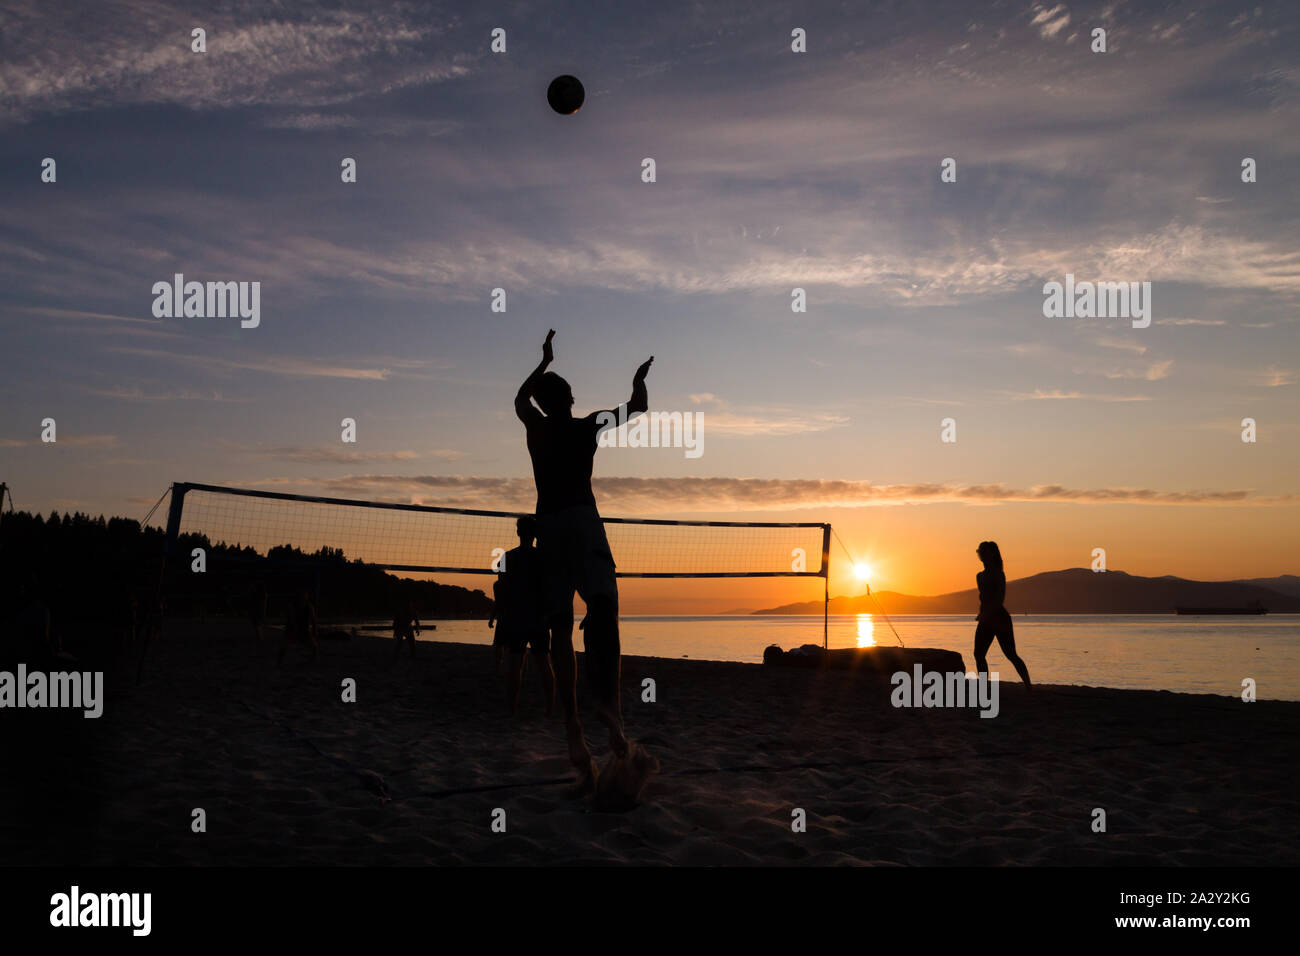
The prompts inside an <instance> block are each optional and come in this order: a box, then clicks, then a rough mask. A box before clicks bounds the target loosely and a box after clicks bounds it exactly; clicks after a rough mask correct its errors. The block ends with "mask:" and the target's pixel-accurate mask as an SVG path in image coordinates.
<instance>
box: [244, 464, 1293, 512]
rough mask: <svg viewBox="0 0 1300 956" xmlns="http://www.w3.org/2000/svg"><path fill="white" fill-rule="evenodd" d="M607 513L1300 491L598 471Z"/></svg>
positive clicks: (369, 493) (1253, 500)
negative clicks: (607, 475) (605, 474)
mask: <svg viewBox="0 0 1300 956" xmlns="http://www.w3.org/2000/svg"><path fill="white" fill-rule="evenodd" d="M249 484H251V485H253V486H255V487H261V488H279V489H283V488H287V487H293V488H299V489H311V490H315V491H317V492H321V493H327V494H331V495H336V496H342V497H360V498H376V497H377V498H379V499H380V500H391V501H403V502H407V501H411V500H413V499H415V498H418V499H419V500H420V501H422V502H424V503H425V504H440V505H443V506H446V507H461V508H483V509H486V510H493V509H503V510H527V509H531V508H532V507H533V504H534V503H535V502H536V488H535V486H534V484H533V481H532V479H531V478H489V477H477V476H471V477H464V476H457V475H382V474H370V475H347V476H340V477H334V478H329V477H325V478H267V479H262V480H257V481H253V482H249ZM592 486H593V489H594V490H595V492H596V497H597V500H598V501H600V503H601V508H602V509H603V510H604V511H605V512H606V513H608V514H645V515H653V514H679V513H680V514H685V513H690V512H750V511H798V510H806V509H810V508H861V507H870V506H880V505H899V504H912V505H919V504H952V503H960V504H973V505H983V504H998V503H1008V502H1028V503H1033V502H1042V503H1048V502H1053V503H1061V502H1068V503H1075V504H1080V505H1103V504H1150V505H1230V504H1258V505H1268V504H1276V503H1278V502H1280V501H1291V500H1297V499H1300V496H1294V495H1292V496H1281V497H1279V496H1267V497H1266V496H1256V495H1254V493H1253V492H1252V491H1250V490H1249V489H1229V490H1182V491H1170V490H1159V489H1152V488H1070V487H1066V486H1063V485H1053V484H1046V485H1035V486H1032V487H1029V488H1016V487H1013V486H1008V485H1004V484H981V485H960V484H932V483H919V484H891V485H882V484H874V483H872V482H867V481H833V480H830V481H826V480H803V479H766V478H597V479H594V480H593V482H592Z"/></svg>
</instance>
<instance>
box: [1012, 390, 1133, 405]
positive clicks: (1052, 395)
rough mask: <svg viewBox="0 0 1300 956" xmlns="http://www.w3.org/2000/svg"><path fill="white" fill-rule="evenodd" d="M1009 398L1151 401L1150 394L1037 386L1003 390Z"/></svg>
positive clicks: (1033, 400) (1056, 400)
mask: <svg viewBox="0 0 1300 956" xmlns="http://www.w3.org/2000/svg"><path fill="white" fill-rule="evenodd" d="M1002 394H1003V395H1005V396H1006V397H1007V398H1010V399H1012V400H1014V401H1018V402H1060V401H1082V402H1149V401H1151V400H1152V399H1151V396H1149V395H1096V394H1088V393H1085V392H1074V391H1068V392H1067V391H1063V390H1061V389H1057V388H1054V389H1044V388H1036V389H1034V390H1033V391H1032V392H1007V391H1004V392H1002Z"/></svg>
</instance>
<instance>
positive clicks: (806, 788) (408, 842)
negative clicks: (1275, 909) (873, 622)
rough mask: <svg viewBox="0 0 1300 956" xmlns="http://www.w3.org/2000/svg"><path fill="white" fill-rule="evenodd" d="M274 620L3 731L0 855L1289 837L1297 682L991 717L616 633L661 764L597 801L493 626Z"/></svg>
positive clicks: (454, 857)
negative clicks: (627, 647) (37, 745)
mask: <svg viewBox="0 0 1300 956" xmlns="http://www.w3.org/2000/svg"><path fill="white" fill-rule="evenodd" d="M277 640H278V634H274V633H273V634H272V635H270V636H269V638H268V640H267V641H266V643H264V644H263V645H261V646H258V647H254V646H253V645H252V642H251V640H250V639H249V638H248V637H247V636H246V634H245V631H244V629H243V628H241V627H240V626H239V625H238V624H237V623H236V624H231V625H229V626H225V627H222V626H215V625H206V626H205V625H197V624H194V625H188V626H187V625H176V626H172V627H170V630H169V634H168V637H167V639H166V640H165V641H164V642H163V643H162V644H161V645H160V646H158V647H157V648H156V649H155V652H153V653H152V656H151V659H150V660H149V662H148V665H147V668H146V671H145V679H144V682H143V683H142V684H141V685H140V686H139V687H138V688H137V687H135V686H133V684H132V682H131V681H129V680H128V679H126V675H125V670H124V671H123V672H122V673H120V674H119V675H118V676H117V677H116V678H115V679H112V681H111V686H110V696H109V697H108V700H107V703H106V707H105V715H104V717H103V718H101V719H100V720H98V721H89V720H83V719H81V718H79V717H77V718H75V719H70V718H67V717H64V718H63V720H62V723H61V724H60V725H59V726H60V730H59V731H58V734H57V736H56V737H55V738H54V742H53V745H54V750H55V753H53V754H51V755H50V761H51V762H50V763H49V764H48V765H40V766H38V767H36V768H35V769H31V770H28V769H26V768H20V767H17V766H13V765H12V761H14V760H18V759H21V756H22V754H23V753H24V752H26V751H24V750H23V749H22V748H21V747H19V748H18V749H17V750H15V749H13V748H12V747H11V748H10V749H9V750H8V751H7V752H6V757H5V759H6V760H7V761H10V765H6V766H5V767H4V768H3V770H4V778H3V783H0V789H2V790H3V794H2V795H3V797H4V798H5V799H4V801H3V802H4V803H5V805H6V811H7V812H5V813H4V815H3V818H0V853H3V859H0V862H4V863H93V864H191V863H192V864H204V865H211V864H306V865H319V866H332V865H355V864H366V865H418V864H430V863H432V864H575V863H576V864H584V863H636V864H688V865H690V864H728V865H730V864H740V865H749V864H811V865H830V864H858V863H868V864H911V865H916V864H920V865H943V864H978V865H983V864H1030V865H1033V864H1051V865H1071V866H1073V865H1125V864H1156V865H1166V864H1172V865H1180V864H1189V865H1198V864H1231V865H1256V864H1290V865H1294V864H1296V863H1297V862H1300V850H1298V849H1297V848H1298V847H1300V793H1298V788H1297V777H1298V771H1297V767H1298V766H1300V735H1298V734H1297V731H1300V704H1298V703H1287V702H1268V701H1265V702H1260V703H1255V704H1243V703H1241V702H1239V701H1235V700H1233V699H1230V698H1220V697H1210V696H1198V695H1188V694H1171V693H1165V692H1148V691H1121V690H1107V689H1103V688H1085V687H1051V686H1048V687H1042V688H1040V689H1038V690H1036V691H1035V693H1034V694H1033V696H1032V697H1029V696H1027V695H1026V694H1025V692H1024V690H1023V689H1022V688H1021V687H1020V686H1019V685H1016V684H1011V683H1005V684H1003V685H1002V687H1003V692H1002V695H1001V714H1000V716H998V717H997V718H996V719H992V720H988V719H980V718H979V717H978V716H977V713H976V712H975V711H958V710H903V709H894V708H893V707H891V706H890V705H889V702H888V697H889V690H890V688H889V686H888V683H887V682H886V681H883V680H880V679H878V678H871V677H867V676H859V675H853V674H849V673H845V672H809V671H790V670H764V669H763V668H762V667H760V666H758V665H751V664H730V663H710V662H694V661H678V660H662V659H655V658H625V659H624V664H623V667H624V687H625V697H624V707H625V713H626V718H627V724H628V731H629V735H630V736H632V737H634V738H636V739H639V740H640V741H641V742H642V743H643V744H644V745H645V746H646V747H647V749H649V750H650V751H651V752H652V753H653V754H655V755H656V756H658V757H659V759H660V760H661V762H662V765H663V772H662V773H661V774H660V775H659V776H658V777H656V778H655V779H654V780H653V781H652V782H651V784H650V786H649V787H648V788H647V790H646V792H645V794H644V799H643V802H642V805H641V806H640V807H638V808H636V809H635V810H632V811H630V812H627V813H600V812H596V811H594V810H592V809H591V807H590V805H589V804H588V803H586V802H585V801H582V800H573V799H570V798H568V797H566V795H565V792H564V791H565V786H564V784H562V783H556V782H554V781H556V780H557V779H562V778H569V777H570V770H569V766H568V762H567V759H566V758H565V755H564V754H565V749H564V735H563V725H562V723H561V722H560V721H559V720H554V721H547V720H545V719H544V717H543V715H542V711H541V705H540V702H539V694H538V692H537V689H536V684H535V674H534V673H533V672H532V671H531V669H530V672H529V673H528V674H527V675H525V685H524V704H523V708H522V710H523V713H522V715H521V717H520V718H518V719H515V720H512V719H510V718H508V717H506V716H505V715H504V713H503V712H502V711H503V707H502V706H501V703H500V701H501V691H500V685H499V683H498V679H497V677H496V675H495V673H494V670H493V657H492V651H491V649H490V648H487V647H478V646H471V645H460V644H436V643H430V644H422V645H420V647H419V651H420V657H419V659H418V661H417V662H415V663H414V664H412V663H411V662H410V661H409V660H408V659H406V658H405V656H404V657H403V658H402V659H401V660H400V661H398V662H397V663H394V661H393V652H392V645H391V643H389V642H387V641H383V640H380V639H375V638H360V639H355V640H351V641H340V642H325V643H324V644H323V659H322V661H321V662H320V663H319V664H317V665H314V666H313V665H308V664H306V663H305V662H304V661H303V659H302V658H301V657H298V658H294V659H293V660H292V662H291V663H290V664H288V665H286V667H285V668H284V669H283V670H282V671H277V670H276V668H275V666H274V654H275V648H276V642H277ZM579 659H580V662H581V655H580V657H579ZM580 666H581V663H580ZM345 677H352V678H355V679H356V681H357V685H358V701H357V703H355V704H345V703H342V702H341V699H340V682H341V681H342V679H343V678H345ZM646 677H651V678H653V679H654V680H655V681H656V684H657V696H658V700H657V702H656V703H643V702H642V701H641V699H640V693H639V687H640V685H641V681H642V679H643V678H646ZM584 690H585V689H584ZM584 698H585V693H584ZM12 715H13V713H12V712H10V713H9V714H8V715H0V717H6V716H12ZM40 716H42V717H48V716H49V714H48V713H47V714H44V715H40ZM25 719H26V720H27V721H29V722H28V723H27V724H23V725H19V724H15V723H10V727H9V729H21V728H22V727H24V726H25V727H28V728H30V727H34V726H36V725H35V724H32V723H30V721H31V720H32V719H34V717H33V715H32V714H31V713H28V714H27V715H26V717H25ZM588 731H589V736H591V737H592V738H594V743H595V744H596V746H595V747H594V749H595V751H596V754H597V757H598V758H600V757H603V755H604V753H605V750H606V748H605V744H604V739H603V733H602V732H601V731H600V728H599V726H598V725H597V724H596V723H595V721H594V720H591V721H589V726H588ZM42 746H43V747H44V746H45V745H42ZM28 749H29V750H30V749H31V748H28ZM42 752H44V751H42ZM16 754H17V756H15V755H16ZM28 756H29V757H30V756H31V754H30V753H28ZM36 763H37V764H40V760H39V759H37V761H36ZM377 777H382V780H383V784H382V785H381V784H380V783H379V781H378V779H377ZM51 788H53V789H51ZM385 788H386V789H387V792H388V795H389V797H390V799H385V797H384V795H383V790H384V789H385ZM475 788H478V789H477V790H476V789H475ZM447 791H459V792H454V793H448V792H447ZM15 804H17V805H16V806H15ZM195 807H202V808H203V809H204V810H206V812H207V832H206V833H204V834H196V833H193V832H191V829H190V820H191V811H192V809H193V808H195ZM1094 807H1102V808H1104V809H1105V810H1106V812H1107V814H1108V832H1106V833H1103V834H1098V833H1094V832H1092V830H1091V828H1090V823H1091V814H1092V810H1093V808H1094ZM495 808H503V809H504V810H505V812H506V826H507V831H506V832H505V833H504V834H501V833H494V832H492V829H491V821H492V814H493V811H494V809H495ZM794 808H803V809H804V810H806V811H807V820H808V828H807V832H806V833H794V832H792V831H791V811H792V809H794Z"/></svg>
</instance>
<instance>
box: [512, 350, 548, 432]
mask: <svg viewBox="0 0 1300 956" xmlns="http://www.w3.org/2000/svg"><path fill="white" fill-rule="evenodd" d="M553 338H555V329H551V330H550V331H548V332H547V333H546V341H545V342H543V343H542V361H541V363H540V364H539V365H538V366H537V368H535V369H533V371H532V374H531V375H529V376H528V377H527V378H526V379H524V384H522V385H520V386H519V391H518V392H516V393H515V414H516V415H518V416H519V420H520V421H521V422H523V423H524V424H525V425H527V424H528V423H529V422H532V421H536V420H537V419H539V418H541V417H542V413H541V412H539V411H538V410H537V409H536V408H534V407H533V401H532V399H533V392H534V391H535V390H536V388H537V383H538V382H539V381H540V380H541V377H542V373H543V372H545V371H546V369H547V367H548V366H549V365H550V364H551V362H552V361H554V359H555V352H554V350H553V349H552V348H551V339H553Z"/></svg>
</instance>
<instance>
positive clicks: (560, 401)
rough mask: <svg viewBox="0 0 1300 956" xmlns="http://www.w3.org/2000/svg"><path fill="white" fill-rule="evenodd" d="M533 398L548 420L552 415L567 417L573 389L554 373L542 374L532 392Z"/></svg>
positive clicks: (570, 406) (571, 405)
mask: <svg viewBox="0 0 1300 956" xmlns="http://www.w3.org/2000/svg"><path fill="white" fill-rule="evenodd" d="M533 398H535V399H537V404H538V405H539V406H541V409H542V411H543V412H544V413H545V414H546V416H547V417H548V418H549V417H551V416H554V415H559V416H564V415H568V414H569V409H571V408H573V389H571V388H570V387H569V383H568V382H566V381H565V380H564V379H562V378H561V377H560V376H558V375H556V374H555V373H554V372H544V373H543V374H542V377H541V380H540V381H538V383H537V387H536V388H535V389H534V390H533Z"/></svg>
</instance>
